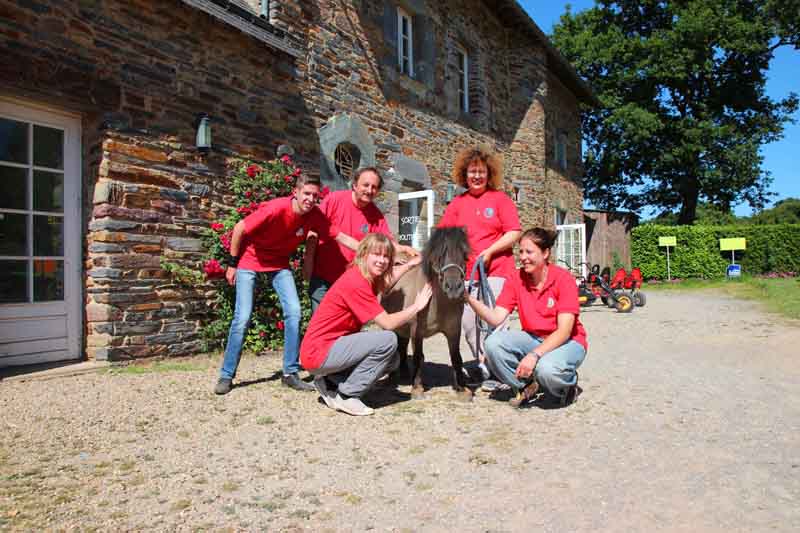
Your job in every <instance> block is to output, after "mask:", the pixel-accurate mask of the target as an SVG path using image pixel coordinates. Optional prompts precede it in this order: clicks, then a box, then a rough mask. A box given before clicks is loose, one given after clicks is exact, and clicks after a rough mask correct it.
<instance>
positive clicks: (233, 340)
mask: <svg viewBox="0 0 800 533" xmlns="http://www.w3.org/2000/svg"><path fill="white" fill-rule="evenodd" d="M257 275H258V272H253V271H252V270H245V269H243V268H239V269H237V270H236V309H235V310H234V312H233V320H232V321H231V329H230V332H229V333H228V343H227V344H226V345H225V358H224V359H223V360H222V368H221V369H220V371H219V377H221V378H227V379H233V378H234V377H235V376H236V368H237V367H238V366H239V359H240V358H241V356H242V345H243V344H244V336H245V333H247V327H248V326H249V325H250V315H252V314H253V291H254V290H255V285H256V276H257ZM266 275H267V278H268V279H269V280H270V281H271V282H272V288H273V289H275V292H276V293H278V300H280V302H281V309H282V310H283V325H284V329H283V373H284V374H294V373H295V372H297V371H298V370H300V362H299V360H298V358H299V357H300V298H298V297H297V288H296V287H295V285H294V276H293V275H292V271H291V270H289V269H284V270H276V271H273V272H266Z"/></svg>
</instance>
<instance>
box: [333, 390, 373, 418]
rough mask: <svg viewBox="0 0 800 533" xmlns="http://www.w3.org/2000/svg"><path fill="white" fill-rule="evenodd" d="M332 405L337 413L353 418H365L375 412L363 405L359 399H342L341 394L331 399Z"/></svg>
mask: <svg viewBox="0 0 800 533" xmlns="http://www.w3.org/2000/svg"><path fill="white" fill-rule="evenodd" d="M333 405H334V406H335V408H336V409H338V410H339V411H342V412H343V413H347V414H348V415H353V416H366V415H371V414H373V413H374V412H375V410H374V409H372V408H371V407H367V406H366V405H364V402H362V401H361V400H360V399H358V398H355V397H350V398H346V399H345V398H342V395H341V394H336V396H335V397H334V398H333Z"/></svg>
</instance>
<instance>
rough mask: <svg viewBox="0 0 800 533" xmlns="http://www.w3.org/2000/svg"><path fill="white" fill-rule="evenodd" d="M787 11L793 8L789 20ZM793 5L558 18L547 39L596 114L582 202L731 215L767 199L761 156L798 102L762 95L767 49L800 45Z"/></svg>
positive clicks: (750, 2)
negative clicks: (586, 87) (580, 81)
mask: <svg viewBox="0 0 800 533" xmlns="http://www.w3.org/2000/svg"><path fill="white" fill-rule="evenodd" d="M785 8H788V9H789V10H790V11H788V12H787V11H786V9H785ZM798 19H800V0H660V1H659V0H620V1H608V0H598V1H597V2H596V5H595V7H594V8H592V9H588V10H586V11H582V12H580V13H577V14H573V13H571V12H570V11H569V9H568V10H567V13H566V14H564V15H563V16H562V17H561V20H560V22H559V24H558V25H557V26H556V27H555V29H554V34H553V41H554V42H555V44H556V46H557V47H558V48H559V49H560V50H561V52H562V53H563V54H564V55H565V56H566V57H567V59H569V60H570V61H571V62H572V64H573V65H574V66H575V68H576V69H577V71H578V73H579V74H580V75H582V76H583V77H584V78H586V79H587V80H588V81H589V82H590V83H591V85H592V87H593V88H594V90H595V92H596V94H597V96H598V98H599V100H600V102H601V104H602V106H601V108H599V109H595V110H592V111H591V112H588V113H586V114H585V117H584V120H583V136H584V141H585V143H586V146H587V150H586V154H585V162H584V163H585V168H586V176H585V194H586V198H587V199H588V200H589V201H591V202H592V203H593V204H594V205H596V206H598V207H601V208H607V209H612V208H613V209H629V210H633V211H638V210H640V209H641V208H642V207H645V206H652V207H655V208H658V209H663V210H677V211H678V213H679V215H678V220H679V223H682V224H691V223H692V222H693V221H694V219H695V218H696V214H697V206H698V203H699V202H707V203H709V204H713V205H715V206H717V207H718V208H719V209H721V210H722V211H723V212H729V211H730V209H731V207H732V206H733V205H736V204H738V203H742V202H747V203H749V204H750V205H751V206H753V207H756V208H761V207H763V206H764V205H765V203H766V201H767V199H768V197H769V196H770V193H769V192H768V191H769V185H770V182H771V178H770V176H769V173H768V172H766V171H765V170H764V169H762V157H761V154H760V153H759V148H760V147H761V146H762V145H764V144H765V143H768V142H771V141H775V140H777V139H779V138H780V137H781V136H782V134H783V127H784V124H785V123H786V122H787V121H790V120H791V114H792V113H794V112H795V111H796V110H797V108H798V99H797V95H795V94H794V93H792V94H790V95H787V97H786V98H785V99H783V100H781V101H774V100H772V99H771V98H769V97H768V96H767V95H766V93H765V84H766V74H767V70H768V68H769V63H770V60H771V59H772V57H773V52H774V50H775V49H776V48H777V47H779V46H795V47H797V46H798V34H797V28H798Z"/></svg>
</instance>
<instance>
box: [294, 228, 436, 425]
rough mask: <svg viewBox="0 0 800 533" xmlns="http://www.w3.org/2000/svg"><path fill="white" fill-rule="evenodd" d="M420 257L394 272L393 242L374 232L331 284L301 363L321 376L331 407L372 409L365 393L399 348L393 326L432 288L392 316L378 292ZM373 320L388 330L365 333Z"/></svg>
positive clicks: (310, 328) (424, 300) (302, 351)
mask: <svg viewBox="0 0 800 533" xmlns="http://www.w3.org/2000/svg"><path fill="white" fill-rule="evenodd" d="M419 261H420V258H418V257H417V258H413V259H412V260H411V261H409V262H408V263H406V264H405V265H402V266H399V267H397V268H395V269H394V272H393V269H392V265H393V264H394V245H393V244H392V241H390V240H389V238H388V237H386V235H383V234H380V233H370V234H369V235H367V236H366V237H365V238H364V239H363V240H362V241H361V244H359V246H358V250H357V251H356V257H355V259H353V265H352V266H351V267H350V268H349V269H348V270H347V271H345V273H344V274H342V275H341V277H339V279H338V280H336V282H335V283H334V284H333V285H332V286H331V288H330V289H329V290H328V293H327V294H326V295H325V298H323V300H322V303H321V304H320V306H319V307H318V308H317V311H316V312H315V313H314V316H312V317H311V322H310V323H309V324H308V329H307V330H306V334H305V336H304V338H303V342H302V344H301V345H300V362H301V364H302V365H303V367H305V369H306V370H308V371H309V372H311V373H312V374H313V375H314V376H316V378H315V379H314V385H315V386H316V387H317V390H318V391H319V393H320V395H321V396H322V399H323V400H324V401H325V403H326V404H327V405H328V407H331V408H333V409H337V410H339V411H343V412H345V413H348V414H351V415H371V414H372V413H373V410H372V409H371V408H369V407H367V406H366V405H364V404H363V403H362V402H361V400H360V397H361V396H362V395H363V394H364V393H366V392H367V391H368V390H369V389H370V387H372V385H374V384H375V382H376V381H378V379H380V377H381V376H383V375H384V374H385V373H386V371H387V370H388V369H389V365H390V363H391V362H392V358H393V356H394V353H395V350H396V349H397V335H395V333H394V332H393V331H391V330H393V329H396V328H398V327H400V326H402V325H403V324H405V323H406V322H408V321H409V320H411V319H412V318H414V317H415V316H416V315H417V313H418V312H419V311H421V310H422V309H423V308H424V307H425V306H426V305H428V301H429V300H430V298H431V287H430V285H425V287H423V288H422V290H421V291H420V292H419V294H417V297H416V299H415V300H414V303H413V304H411V305H410V306H408V307H406V308H405V309H403V310H402V311H398V312H396V313H392V314H389V313H387V312H386V311H384V309H383V307H381V304H380V300H379V295H380V294H382V293H383V292H384V290H385V289H387V288H388V287H390V286H391V284H392V283H393V280H394V279H396V278H397V277H399V276H400V275H402V273H403V272H404V271H405V270H407V269H408V268H409V267H410V266H412V265H414V264H417V263H419ZM370 320H374V321H375V323H376V324H377V325H378V326H380V327H381V328H383V329H384V330H385V331H361V327H362V326H363V325H364V324H366V323H367V322H369V321H370ZM333 384H338V390H334V388H333V386H334V385H333Z"/></svg>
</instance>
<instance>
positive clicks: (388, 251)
mask: <svg viewBox="0 0 800 533" xmlns="http://www.w3.org/2000/svg"><path fill="white" fill-rule="evenodd" d="M371 252H379V253H383V254H385V255H386V257H388V258H389V266H388V267H387V268H386V272H384V274H383V275H382V276H381V277H380V278H379V279H373V278H372V274H370V273H369V268H368V267H367V256H368V255H369V254H370V253H371ZM353 264H354V265H356V266H357V267H358V269H359V270H360V271H361V274H362V275H363V276H364V277H365V278H367V279H368V280H369V281H370V282H371V283H372V286H373V287H374V288H376V289H377V291H376V292H377V293H381V292H383V290H384V289H385V288H386V287H388V286H389V285H391V283H392V268H393V267H394V244H392V241H391V240H389V237H387V236H386V235H384V234H383V233H370V234H368V235H367V236H366V237H364V239H363V240H362V241H361V243H360V244H359V245H358V249H357V250H356V256H355V257H354V258H353Z"/></svg>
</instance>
